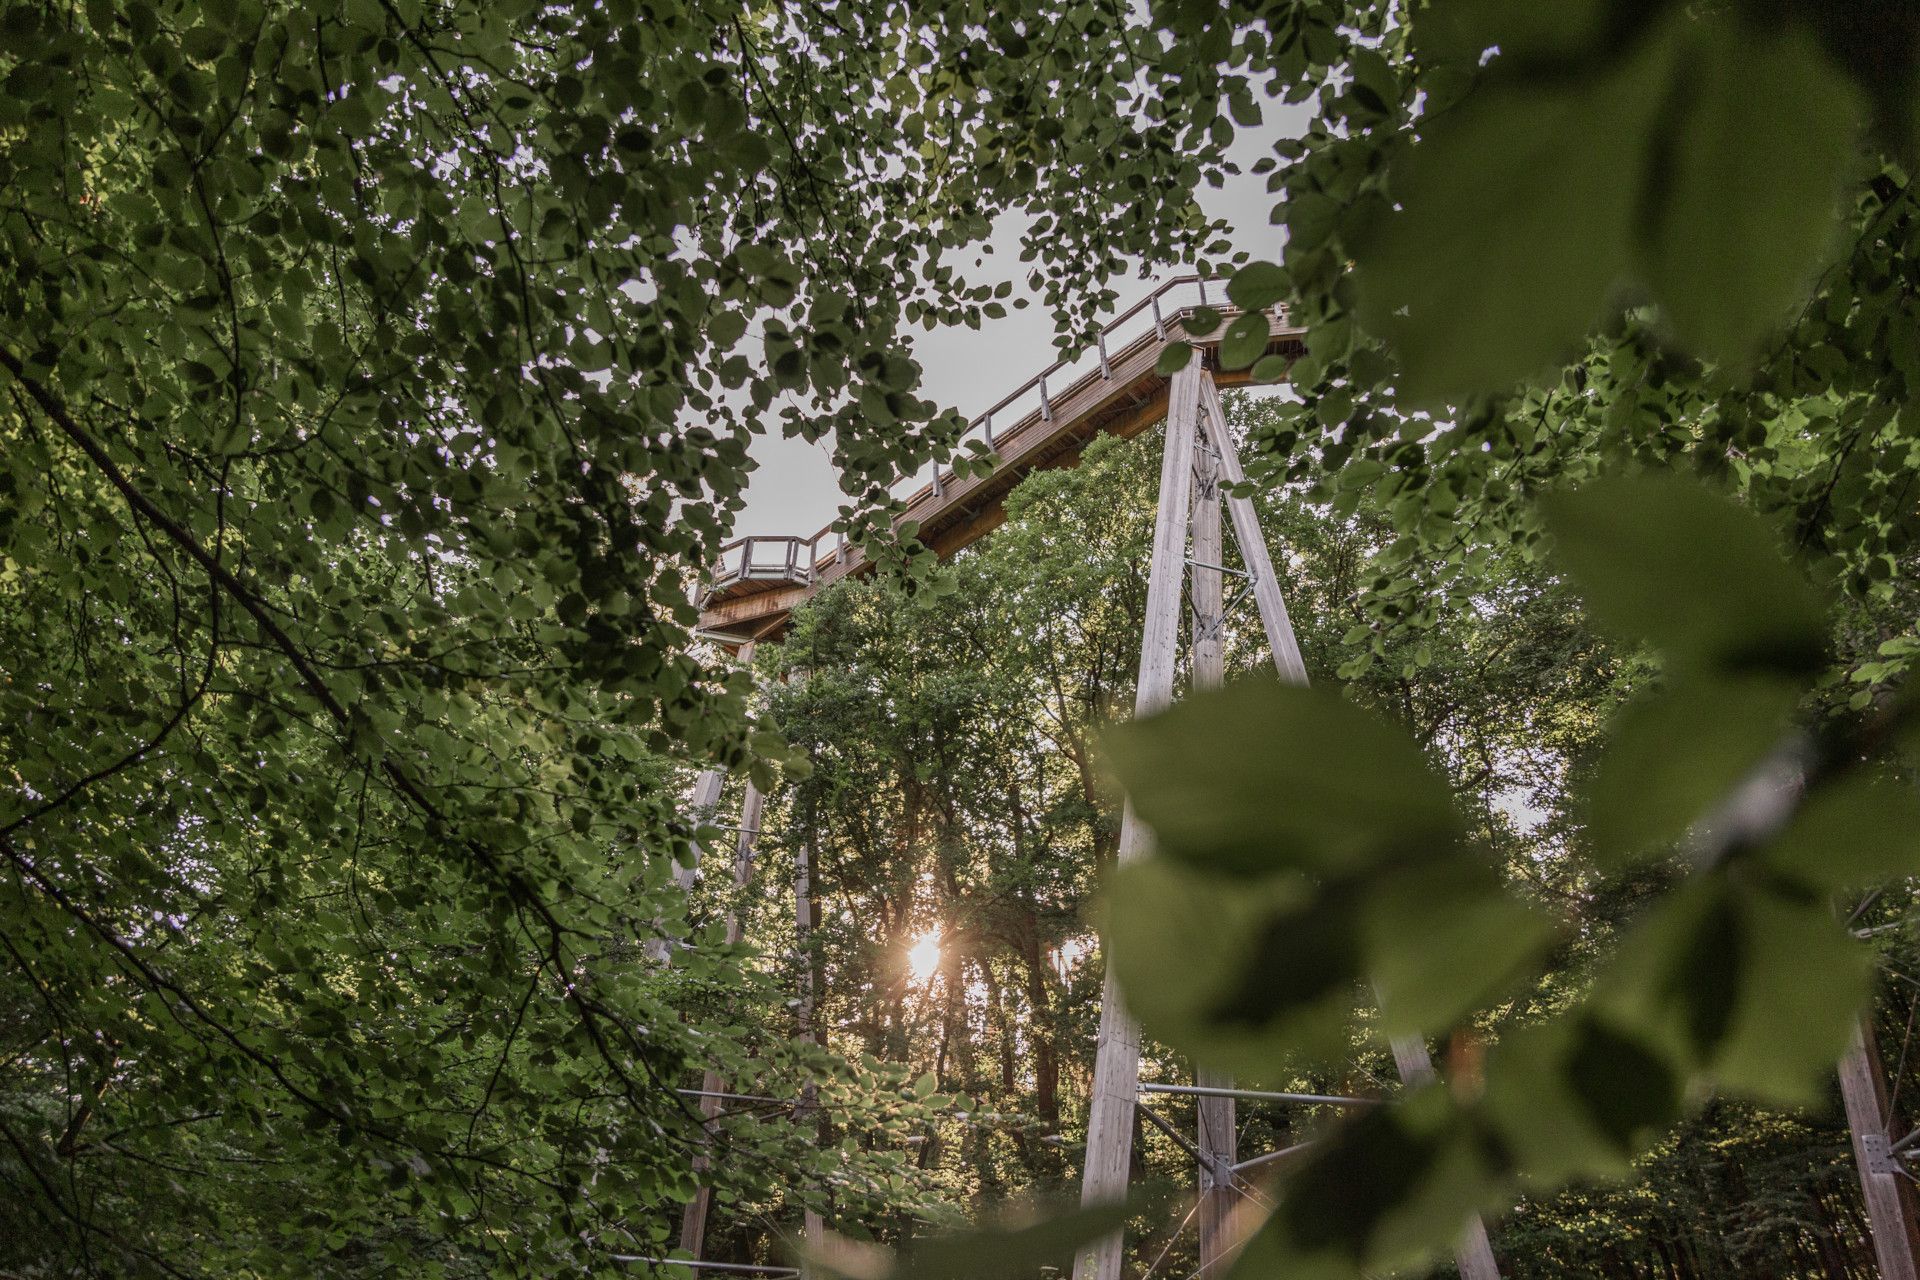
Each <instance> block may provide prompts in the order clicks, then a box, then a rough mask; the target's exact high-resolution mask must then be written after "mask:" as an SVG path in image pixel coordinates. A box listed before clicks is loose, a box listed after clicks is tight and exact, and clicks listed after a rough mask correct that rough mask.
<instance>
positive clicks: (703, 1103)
mask: <svg viewBox="0 0 1920 1280" xmlns="http://www.w3.org/2000/svg"><path fill="white" fill-rule="evenodd" d="M760 809H761V795H760V788H759V787H756V786H754V785H753V783H752V782H748V783H747V794H746V797H745V798H744V799H743V800H742V801H741V804H740V838H739V839H738V840H737V841H736V842H735V844H734V847H733V885H734V888H735V889H744V888H746V886H747V881H748V880H750V879H751V878H752V876H753V860H754V854H755V847H756V845H757V844H758V842H759V839H760ZM741 932H742V926H741V923H740V913H739V912H738V911H729V912H727V944H728V945H729V946H731V945H732V944H734V943H736V942H738V941H740V935H741ZM700 1089H701V1092H702V1093H703V1094H704V1095H706V1096H703V1097H702V1098H701V1099H700V1115H701V1118H702V1120H703V1121H704V1122H705V1123H706V1125H707V1127H708V1128H709V1129H711V1128H712V1126H713V1121H714V1118H715V1117H716V1116H718V1115H719V1114H720V1106H721V1101H722V1100H721V1098H720V1097H718V1096H716V1095H719V1094H721V1093H723V1092H724V1091H725V1089H726V1081H725V1080H724V1079H722V1078H721V1075H720V1073H719V1072H718V1071H714V1070H712V1069H708V1071H707V1072H706V1074H705V1075H703V1076H702V1077H701V1080H700ZM707 1168H708V1161H707V1156H706V1153H704V1152H702V1153H701V1154H699V1155H697V1156H695V1157H694V1158H693V1172H694V1174H695V1176H696V1177H697V1176H698V1175H700V1174H702V1173H705V1172H706V1171H707ZM712 1204H713V1188H712V1187H709V1186H707V1185H706V1184H704V1183H702V1184H701V1187H700V1189H699V1190H698V1191H696V1192H694V1194H693V1199H691V1200H689V1201H687V1208H686V1211H685V1212H684V1213H683V1214H681V1216H680V1247H681V1248H682V1249H683V1250H685V1251H686V1252H687V1253H689V1254H692V1255H693V1256H694V1257H695V1258H698V1257H699V1256H700V1250H701V1249H702V1248H703V1247H704V1246H705V1244H706V1241H707V1210H708V1209H709V1208H711V1207H712Z"/></svg>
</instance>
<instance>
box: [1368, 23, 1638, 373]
mask: <svg viewBox="0 0 1920 1280" xmlns="http://www.w3.org/2000/svg"><path fill="white" fill-rule="evenodd" d="M1671 58H1672V43H1671V41H1668V40H1662V39H1649V40H1646V41H1644V42H1643V43H1642V44H1641V46H1640V47H1639V48H1638V49H1637V50H1635V51H1634V52H1633V53H1632V54H1630V55H1629V56H1627V57H1623V58H1620V59H1618V60H1617V61H1615V62H1614V63H1613V64H1611V65H1610V66H1608V67H1605V68H1604V69H1600V70H1597V71H1596V72H1595V73H1593V74H1591V75H1589V76H1584V77H1581V78H1580V79H1579V81H1578V82H1577V84H1576V86H1575V87H1574V88H1572V89H1559V88H1556V87H1551V86H1548V87H1543V86H1542V85H1540V84H1539V83H1538V82H1537V81H1532V80H1522V81H1519V82H1516V83H1510V84H1508V83H1490V84H1487V85H1485V86H1483V87H1482V88H1481V89H1479V90H1478V91H1476V92H1475V93H1474V94H1472V95H1471V96H1470V97H1469V98H1467V99H1466V100H1465V101H1464V102H1462V103H1460V104H1459V105H1458V106H1456V107H1454V108H1453V109H1451V110H1449V111H1447V112H1446V113H1444V114H1443V115H1441V116H1439V117H1437V118H1435V119H1432V120H1429V121H1427V122H1425V123H1424V124H1423V125H1422V128H1421V136H1420V139H1419V141H1418V142H1416V143H1415V144H1414V145H1413V146H1412V147H1410V148H1408V149H1407V150H1406V151H1405V152H1404V153H1403V154H1402V155H1401V156H1400V157H1399V159H1398V160H1396V161H1395V162H1394V164H1393V167H1392V170H1391V180H1392V188H1393V196H1394V198H1395V199H1396V200H1397V201H1399V203H1400V204H1401V206H1402V210H1401V212H1399V213H1397V214H1395V215H1393V216H1391V217H1387V218H1384V219H1381V220H1380V221H1379V222H1378V223H1377V224H1375V226H1374V228H1373V229H1372V234H1371V235H1369V236H1366V237H1364V238H1362V240H1361V241H1360V243H1358V244H1356V245H1354V246H1353V249H1354V257H1355V261H1356V275H1357V279H1358V284H1359V288H1360V297H1359V302H1360V306H1359V315H1360V319H1361V322H1362V323H1363V324H1364V325H1365V326H1366V327H1367V328H1368V329H1369V330H1371V331H1372V332H1373V333H1375V334H1378V335H1380V336H1381V337H1384V338H1386V339H1388V341H1389V343H1390V344H1391V345H1392V347H1393V348H1394V350H1395V351H1396V352H1397V354H1398V355H1399V358H1400V366H1401V370H1402V375H1403V382H1402V387H1401V390H1402V391H1403V392H1404V393H1405V394H1406V395H1407V396H1408V397H1409V398H1411V399H1414V400H1428V401H1431V400H1439V399H1447V398H1453V397H1461V396H1466V395H1469V394H1472V393H1474V392H1479V391H1485V390H1492V389H1496V388H1500V387H1504V386H1507V385H1509V384H1511V383H1512V382H1514V381H1516V380H1518V379H1521V378H1524V377H1527V376H1529V375H1531V374H1534V373H1536V372H1538V371H1540V370H1542V369H1545V368H1548V367H1549V366H1553V365H1557V364H1558V363H1559V362H1560V361H1561V360H1562V359H1564V358H1565V357H1566V356H1567V355H1568V354H1569V353H1570V352H1571V351H1572V350H1573V349H1574V347H1575V345H1576V344H1577V343H1578V342H1579V340H1580V339H1581V338H1582V337H1583V336H1584V335H1585V334H1586V332H1587V331H1588V329H1590V328H1591V327H1592V326H1593V324H1594V323H1595V321H1597V320H1598V319H1599V318H1600V316H1601V314H1602V311H1603V307H1604V303H1605V300H1606V295H1607V292H1608V290H1609V289H1611V288H1612V287H1613V285H1614V282H1615V281H1617V280H1618V279H1620V277H1621V276H1622V275H1624V274H1625V273H1626V271H1627V268H1628V266H1629V263H1630V261H1631V248H1632V244H1631V239H1630V229H1631V226H1632V222H1633V217H1634V215H1635V212H1636V210H1637V207H1638V200H1639V191H1638V187H1637V184H1636V183H1634V182H1633V181H1628V180H1623V175H1632V174H1637V173H1639V172H1640V170H1641V166H1642V164H1643V163H1644V157H1645V152H1646V148H1647V145H1648V136H1649V132H1650V130H1651V128H1652V125H1653V120H1654V117H1655V114H1656V113H1657V112H1658V111H1659V109H1660V106H1661V102H1662V98H1663V94H1662V88H1663V86H1664V84H1665V82H1666V78H1667V74H1668V67H1669V65H1670V62H1671Z"/></svg>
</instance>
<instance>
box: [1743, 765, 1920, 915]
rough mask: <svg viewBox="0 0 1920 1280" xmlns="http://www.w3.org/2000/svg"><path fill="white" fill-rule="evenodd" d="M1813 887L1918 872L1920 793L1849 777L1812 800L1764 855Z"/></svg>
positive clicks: (1897, 784) (1902, 786)
mask: <svg viewBox="0 0 1920 1280" xmlns="http://www.w3.org/2000/svg"><path fill="white" fill-rule="evenodd" d="M1763 856H1764V857H1765V859H1766V861H1767V864H1768V865H1769V866H1771V867H1773V868H1774V869H1775V870H1777V871H1779V872H1780V873H1781V874H1783V875H1786V876H1790V877H1792V878H1793V879H1795V880H1797V881H1799V882H1800V883H1802V884H1805V885H1807V886H1808V887H1809V888H1813V889H1822V890H1832V889H1847V888H1860V887H1863V886H1867V885H1872V884H1875V883H1878V882H1880V881H1883V880H1888V879H1891V878H1893V877H1895V876H1909V875H1916V874H1920V795H1916V794H1915V792H1914V789H1913V786H1912V784H1911V783H1907V782H1900V781H1895V780H1893V779H1889V778H1880V777H1862V778H1849V779H1847V780H1845V781H1844V782H1840V783H1837V784H1835V785H1832V786H1827V787H1822V788H1820V789H1819V790H1817V791H1815V792H1813V794H1812V795H1810V796H1808V797H1807V799H1806V801H1805V803H1804V804H1803V805H1802V806H1801V808H1800V811H1799V812H1798V813H1797V814H1795V815H1794V818H1793V821H1792V822H1791V823H1790V824H1788V826H1787V829H1786V830H1785V831H1783V832H1781V833H1780V835H1779V836H1778V837H1776V838H1775V839H1774V840H1773V841H1772V842H1771V843H1770V844H1768V845H1767V847H1766V848H1765V850H1764V851H1763Z"/></svg>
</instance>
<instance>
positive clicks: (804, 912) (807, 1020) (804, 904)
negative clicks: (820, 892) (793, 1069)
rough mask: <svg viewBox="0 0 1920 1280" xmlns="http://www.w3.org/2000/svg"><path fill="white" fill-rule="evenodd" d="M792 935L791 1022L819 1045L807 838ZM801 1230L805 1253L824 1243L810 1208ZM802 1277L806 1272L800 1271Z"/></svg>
mask: <svg viewBox="0 0 1920 1280" xmlns="http://www.w3.org/2000/svg"><path fill="white" fill-rule="evenodd" d="M793 936H794V947H795V950H796V951H797V952H798V955H799V960H800V1004H799V1008H798V1010H797V1017H796V1018H795V1022H796V1023H797V1024H798V1025H797V1026H796V1028H795V1031H796V1033H797V1035H798V1037H799V1038H800V1039H801V1040H805V1041H806V1042H808V1043H809V1044H819V1043H820V1033H819V1032H818V1031H816V1030H815V1029H814V1025H813V1008H814V999H815V992H814V989H813V951H812V948H811V947H810V945H809V943H810V941H811V939H812V937H813V841H812V839H811V837H809V838H808V839H806V840H803V841H801V842H800V844H799V846H798V847H797V848H795V849H794V851H793ZM818 1097H819V1090H818V1089H817V1088H815V1087H814V1085H813V1084H811V1083H809V1084H807V1085H806V1086H805V1087H804V1088H802V1089H801V1091H800V1105H799V1106H797V1107H795V1108H794V1112H793V1118H794V1120H795V1122H797V1123H800V1124H805V1123H806V1122H807V1121H808V1120H809V1119H810V1118H812V1116H813V1113H814V1112H815V1111H816V1110H817V1109H818V1107H817V1103H816V1100H817V1099H818ZM802 1231H803V1233H804V1239H805V1241H806V1246H807V1249H808V1251H809V1252H810V1253H811V1252H814V1251H817V1250H818V1249H819V1248H820V1246H821V1245H822V1244H824V1243H825V1242H826V1236H827V1224H826V1220H825V1219H824V1218H822V1217H821V1216H820V1214H819V1213H818V1212H816V1211H815V1210H813V1209H806V1210H803V1211H802ZM803 1274H806V1272H805V1271H804V1270H803Z"/></svg>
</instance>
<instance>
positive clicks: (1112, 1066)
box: [1073, 361, 1206, 1280]
mask: <svg viewBox="0 0 1920 1280" xmlns="http://www.w3.org/2000/svg"><path fill="white" fill-rule="evenodd" d="M1205 376H1206V374H1205V372H1204V371H1203V370H1202V369H1201V368H1200V366H1199V362H1198V361H1195V362H1194V363H1192V364H1190V365H1188V366H1187V368H1185V369H1182V370H1181V371H1180V372H1179V373H1177V374H1175V375H1174V378H1173V390H1172V399H1171V401H1170V403H1169V406H1168V414H1167V442H1166V448H1165V450H1164V452H1163V453H1162V455H1161V460H1160V506H1159V510H1158V512H1157V513H1156V515H1155V517H1154V526H1153V560H1152V565H1151V567H1150V568H1149V570H1148V573H1147V611H1146V612H1147V616H1146V628H1145V633H1144V634H1143V635H1142V637H1141V641H1140V679H1139V683H1138V685H1137V686H1136V688H1135V692H1134V700H1133V711H1134V714H1135V715H1136V716H1146V715H1152V714H1153V713H1154V712H1156V711H1162V710H1165V709H1166V708H1167V707H1168V706H1169V705H1171V704H1172V702H1173V678H1174V670H1175V663H1176V660H1177V658H1178V655H1179V647H1180V596H1181V590H1180V588H1181V584H1182V582H1183V581H1184V579H1185V577H1186V569H1187V556H1186V545H1187V513H1188V510H1189V503H1190V501H1191V499H1192V492H1193V476H1192V471H1193V445H1194V435H1195V432H1196V429H1197V426H1198V418H1199V412H1200V386H1199V384H1200V382H1201V380H1202V379H1204V378H1205ZM1149 846H1150V837H1149V835H1148V833H1147V829H1146V825H1145V824H1144V823H1142V822H1140V821H1139V819H1137V818H1136V817H1135V816H1134V813H1133V805H1132V804H1131V803H1129V804H1128V805H1127V806H1126V809H1125V811H1124V813H1123V814H1122V816H1121V820H1120V853H1119V858H1120V861H1121V862H1123V863H1124V862H1131V861H1133V860H1134V859H1136V858H1141V857H1144V856H1146V854H1147V851H1148V849H1149ZM1139 1089H1140V1026H1139V1024H1138V1023H1137V1022H1135V1021H1134V1018H1133V1015H1132V1014H1130V1013H1128V1012H1127V1009H1126V1006H1125V1004H1124V1003H1123V1002H1122V1001H1121V999H1120V988H1119V984H1118V983H1117V982H1116V981H1115V980H1114V976H1113V965H1112V964H1108V965H1107V972H1106V978H1105V981H1104V983H1103V985H1102V987H1101V991H1100V1034H1099V1040H1098V1041H1097V1043H1096V1046H1095V1049H1094V1062H1093V1093H1092V1097H1091V1099H1090V1101H1089V1104H1088V1114H1087V1157H1086V1170H1085V1173H1084V1175H1083V1179H1082V1182H1081V1189H1080V1199H1081V1203H1082V1204H1087V1205H1096V1204H1106V1203H1111V1202H1113V1201H1118V1200H1121V1199H1124V1198H1125V1196H1126V1194H1127V1165H1128V1162H1129V1160H1130V1159H1131V1158H1132V1155H1133V1119H1134V1117H1133V1109H1134V1105H1135V1103H1136V1102H1137V1101H1138V1097H1139ZM1125 1250H1126V1241H1125V1238H1124V1237H1123V1236H1122V1235H1121V1234H1120V1233H1118V1232H1116V1233H1115V1234H1113V1235H1111V1236H1108V1237H1106V1238H1104V1239H1102V1240H1100V1241H1098V1242H1096V1243H1095V1244H1093V1245H1090V1246H1088V1247H1087V1248H1085V1249H1083V1250H1081V1251H1080V1254H1079V1256H1078V1257H1076V1258H1075V1259H1074V1263H1073V1278H1074V1280H1119V1277H1120V1264H1121V1261H1122V1256H1123V1255H1124V1253H1125Z"/></svg>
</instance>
